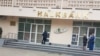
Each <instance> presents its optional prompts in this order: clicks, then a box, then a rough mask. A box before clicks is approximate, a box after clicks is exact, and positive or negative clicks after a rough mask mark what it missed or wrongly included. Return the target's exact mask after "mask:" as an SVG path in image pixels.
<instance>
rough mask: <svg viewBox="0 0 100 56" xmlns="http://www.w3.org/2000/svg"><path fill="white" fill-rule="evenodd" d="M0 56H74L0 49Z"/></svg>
mask: <svg viewBox="0 0 100 56" xmlns="http://www.w3.org/2000/svg"><path fill="white" fill-rule="evenodd" d="M0 56H72V55H67V54H61V53H52V52H43V51H36V50H26V49H17V48H7V47H0Z"/></svg>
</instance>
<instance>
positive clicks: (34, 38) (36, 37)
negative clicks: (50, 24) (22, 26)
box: [30, 24, 44, 43]
mask: <svg viewBox="0 0 100 56" xmlns="http://www.w3.org/2000/svg"><path fill="white" fill-rule="evenodd" d="M43 29H44V25H42V24H32V25H31V34H30V42H34V43H41V41H42V33H43V31H44V30H43Z"/></svg>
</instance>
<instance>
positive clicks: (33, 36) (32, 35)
mask: <svg viewBox="0 0 100 56" xmlns="http://www.w3.org/2000/svg"><path fill="white" fill-rule="evenodd" d="M30 36H31V37H30V42H34V43H35V42H36V24H32V25H31V35H30Z"/></svg>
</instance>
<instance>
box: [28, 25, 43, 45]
mask: <svg viewBox="0 0 100 56" xmlns="http://www.w3.org/2000/svg"><path fill="white" fill-rule="evenodd" d="M32 25H36V27H35V28H36V31H35V39H34V42H32V41H31V39H32V37H31V33H32ZM39 25H42V26H43V29H42V30H43V31H44V28H45V25H44V24H34V23H33V24H31V28H30V39H29V43H34V44H40V43H37V34H38V32H37V31H38V26H39Z"/></svg>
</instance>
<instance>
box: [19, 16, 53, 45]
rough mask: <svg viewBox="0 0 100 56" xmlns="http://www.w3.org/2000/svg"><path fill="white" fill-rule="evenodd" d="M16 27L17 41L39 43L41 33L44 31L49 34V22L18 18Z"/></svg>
mask: <svg viewBox="0 0 100 56" xmlns="http://www.w3.org/2000/svg"><path fill="white" fill-rule="evenodd" d="M18 26H19V28H18V40H21V41H25V42H29V43H41V42H42V38H43V37H42V33H43V31H45V30H46V31H47V32H48V33H50V29H51V20H43V19H32V18H19V24H18ZM48 41H49V37H48Z"/></svg>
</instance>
